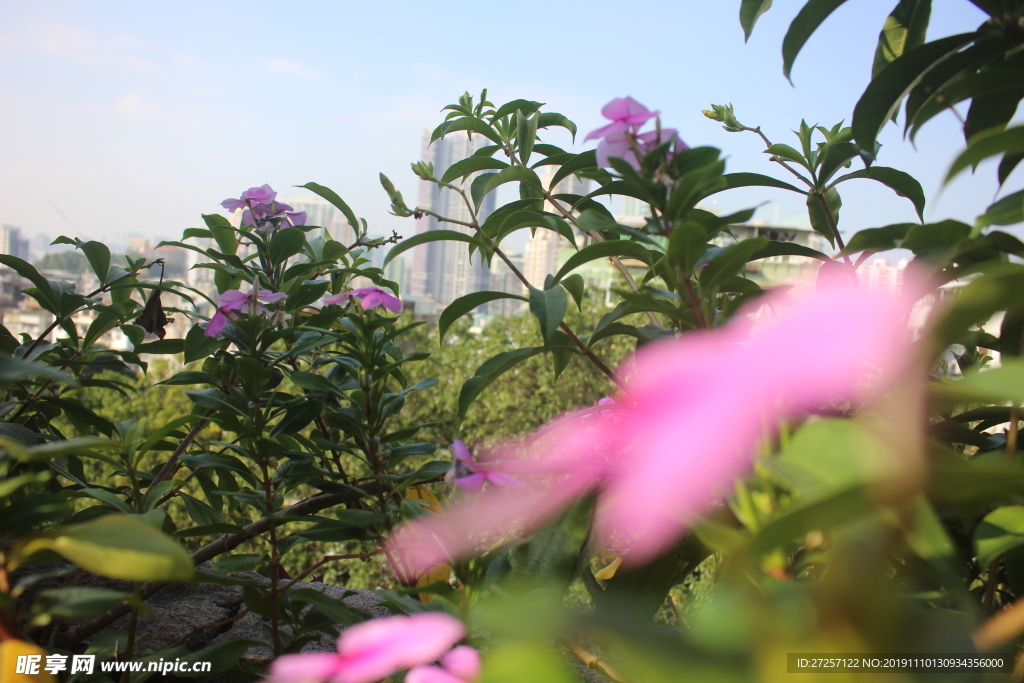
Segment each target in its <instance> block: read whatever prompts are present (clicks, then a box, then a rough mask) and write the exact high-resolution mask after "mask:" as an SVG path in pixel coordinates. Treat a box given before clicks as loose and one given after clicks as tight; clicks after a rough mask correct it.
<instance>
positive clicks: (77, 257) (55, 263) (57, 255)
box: [35, 250, 89, 273]
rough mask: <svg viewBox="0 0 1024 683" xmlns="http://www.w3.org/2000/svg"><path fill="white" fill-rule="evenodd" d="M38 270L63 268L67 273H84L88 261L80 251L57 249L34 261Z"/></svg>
mask: <svg viewBox="0 0 1024 683" xmlns="http://www.w3.org/2000/svg"><path fill="white" fill-rule="evenodd" d="M35 265H36V268H39V269H40V270H63V271H64V272H67V273H84V272H85V271H86V269H87V268H88V267H89V261H88V259H86V258H85V255H84V254H82V252H80V251H72V250H68V251H58V252H54V253H52V254H47V255H46V256H44V257H43V258H41V259H39V260H38V261H37V262H36V264H35Z"/></svg>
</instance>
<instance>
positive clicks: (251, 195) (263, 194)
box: [220, 185, 306, 236]
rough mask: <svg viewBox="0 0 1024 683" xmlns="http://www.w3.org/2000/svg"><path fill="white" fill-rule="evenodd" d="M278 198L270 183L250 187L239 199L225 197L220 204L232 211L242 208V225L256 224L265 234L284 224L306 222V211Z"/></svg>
mask: <svg viewBox="0 0 1024 683" xmlns="http://www.w3.org/2000/svg"><path fill="white" fill-rule="evenodd" d="M276 200H277V192H274V190H273V188H271V187H270V185H262V186H260V187H250V188H249V189H248V190H246V191H245V192H243V193H242V195H241V196H240V197H239V198H238V199H225V200H224V201H222V202H221V203H220V205H221V206H223V207H224V208H225V209H227V210H228V211H230V212H232V213H234V212H235V211H238V210H239V209H242V225H243V226H246V227H248V226H250V225H255V226H257V229H258V230H259V231H260V232H262V233H263V234H264V236H267V235H269V234H271V233H273V232H274V231H275V230H277V229H278V228H280V227H282V226H286V225H291V226H295V225H305V224H306V212H305V211H295V210H294V209H293V208H292V207H290V206H288V205H287V204H284V203H282V202H278V201H276Z"/></svg>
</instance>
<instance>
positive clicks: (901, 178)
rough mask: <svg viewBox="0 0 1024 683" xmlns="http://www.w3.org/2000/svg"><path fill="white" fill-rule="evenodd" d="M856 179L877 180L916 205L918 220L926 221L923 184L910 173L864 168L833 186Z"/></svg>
mask: <svg viewBox="0 0 1024 683" xmlns="http://www.w3.org/2000/svg"><path fill="white" fill-rule="evenodd" d="M856 178H867V179H869V180H875V181H877V182H880V183H882V184H883V185H885V186H886V187H888V188H890V189H891V190H892V191H893V192H895V193H896V194H898V195H899V196H900V197H906V198H907V199H909V200H910V201H911V203H912V204H913V205H914V209H915V210H916V211H917V216H918V218H920V219H921V220H922V221H923V220H924V202H925V198H924V189H923V188H922V187H921V183H919V182H917V180H916V179H915V178H914V177H913V176H912V175H910V174H909V173H904V172H903V171H899V170H897V169H895V168H889V167H887V166H871V167H869V168H862V169H860V170H859V171H854V172H852V173H847V174H846V175H844V176H841V177H839V178H837V179H836V181H835V182H834V183H832V184H833V186H834V185H838V184H839V183H841V182H844V181H846V180H854V179H856Z"/></svg>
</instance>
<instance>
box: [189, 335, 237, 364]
mask: <svg viewBox="0 0 1024 683" xmlns="http://www.w3.org/2000/svg"><path fill="white" fill-rule="evenodd" d="M225 343H227V342H226V341H225V340H222V339H218V338H216V337H207V336H206V333H205V331H204V330H203V328H202V327H200V326H199V325H193V326H192V328H191V329H190V330H189V331H188V334H186V335H185V359H184V362H185V364H186V365H187V364H188V363H191V362H192V361H196V360H199V359H200V358H206V357H207V356H209V355H210V354H211V353H213V352H214V351H216V350H217V349H219V348H220V347H221V346H223V345H224V344H225Z"/></svg>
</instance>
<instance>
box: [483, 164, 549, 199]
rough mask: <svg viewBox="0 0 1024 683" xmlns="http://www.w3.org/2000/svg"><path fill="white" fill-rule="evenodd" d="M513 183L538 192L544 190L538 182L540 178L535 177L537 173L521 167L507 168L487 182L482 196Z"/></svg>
mask: <svg viewBox="0 0 1024 683" xmlns="http://www.w3.org/2000/svg"><path fill="white" fill-rule="evenodd" d="M513 182H518V183H523V184H525V185H527V186H529V187H533V188H536V189H538V190H543V189H544V186H543V185H542V184H541V182H540V178H538V177H537V173H536V172H535V171H534V170H532V169H529V168H523V167H522V166H509V167H508V168H506V169H504V170H502V171H498V172H497V173H496V174H494V175H493V176H492V177H491V179H490V180H488V181H487V185H485V186H484V196H486V195H487V194H489V193H490V192H491V191H492V190H494V189H495V188H496V187H498V186H499V185H504V184H505V183H513Z"/></svg>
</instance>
